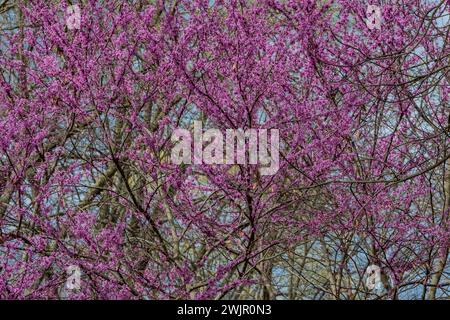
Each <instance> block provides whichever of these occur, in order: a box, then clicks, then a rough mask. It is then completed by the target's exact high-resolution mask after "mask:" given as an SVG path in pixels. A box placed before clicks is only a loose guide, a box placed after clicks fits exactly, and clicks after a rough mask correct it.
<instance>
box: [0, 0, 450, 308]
mask: <svg viewBox="0 0 450 320" xmlns="http://www.w3.org/2000/svg"><path fill="white" fill-rule="evenodd" d="M369 4H370V5H375V6H376V7H377V8H378V9H379V12H377V11H370V10H367V8H368V5H369ZM70 5H77V6H78V9H79V13H80V14H79V18H80V20H79V21H78V22H79V23H78V25H75V26H74V25H73V24H72V23H73V22H74V18H77V17H73V16H68V12H69V13H70V14H73V13H74V11H73V10H68V8H69V6H70ZM449 6H450V4H449V2H448V1H446V0H442V1H440V0H427V1H425V0H422V1H419V0H408V1H395V0H393V1H372V2H370V3H369V2H368V1H353V0H352V1H350V0H320V1H310V0H261V1H253V0H241V1H238V0H209V1H208V0H189V1H188V0H164V1H163V0H129V1H118V0H111V1H101V0H83V1H77V2H76V3H73V2H71V1H62V0H60V1H44V0H0V298H1V299H37V298H41V299H42V298H45V299H445V298H448V297H449V290H450V282H449V275H450V266H449V245H450V230H449V213H450V160H449V159H450V139H449V137H450V108H449V95H450V87H449V78H450V74H449V69H450V67H449V65H450V63H449V60H450V45H449V43H450V39H449V37H450V28H449ZM75 13H76V12H75ZM378 13H379V15H378ZM373 19H378V20H377V21H375V22H377V23H378V25H377V23H373V22H374V21H372V20H373ZM75 20H76V19H75ZM75 22H77V21H75ZM71 24H72V25H71ZM194 121H201V123H202V125H203V129H204V130H206V129H208V128H216V129H219V130H220V131H222V132H225V130H227V129H239V128H241V129H244V130H246V129H250V128H254V129H267V130H269V129H278V130H279V139H280V145H279V158H280V161H279V169H278V171H277V172H276V173H275V174H273V175H261V174H260V171H259V169H260V167H259V166H258V165H253V164H248V163H247V164H212V165H211V164H204V163H203V164H202V163H199V164H198V163H197V164H194V163H192V164H174V163H173V162H172V161H171V150H172V148H173V147H174V142H173V140H171V134H172V132H173V131H174V130H176V129H178V128H184V129H187V130H190V131H192V124H193V122H194ZM370 265H376V266H378V267H379V270H380V274H379V282H380V283H379V284H380V286H379V287H378V289H376V290H375V289H371V287H370V286H367V285H366V279H367V277H368V274H367V272H366V270H367V268H368V266H370ZM74 266H75V267H76V268H78V269H79V271H80V279H79V280H80V283H79V286H78V287H76V288H73V287H71V286H67V278H68V276H69V275H68V273H67V270H68V268H69V269H70V268H72V269H73V267H74ZM369 276H370V275H369Z"/></svg>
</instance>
